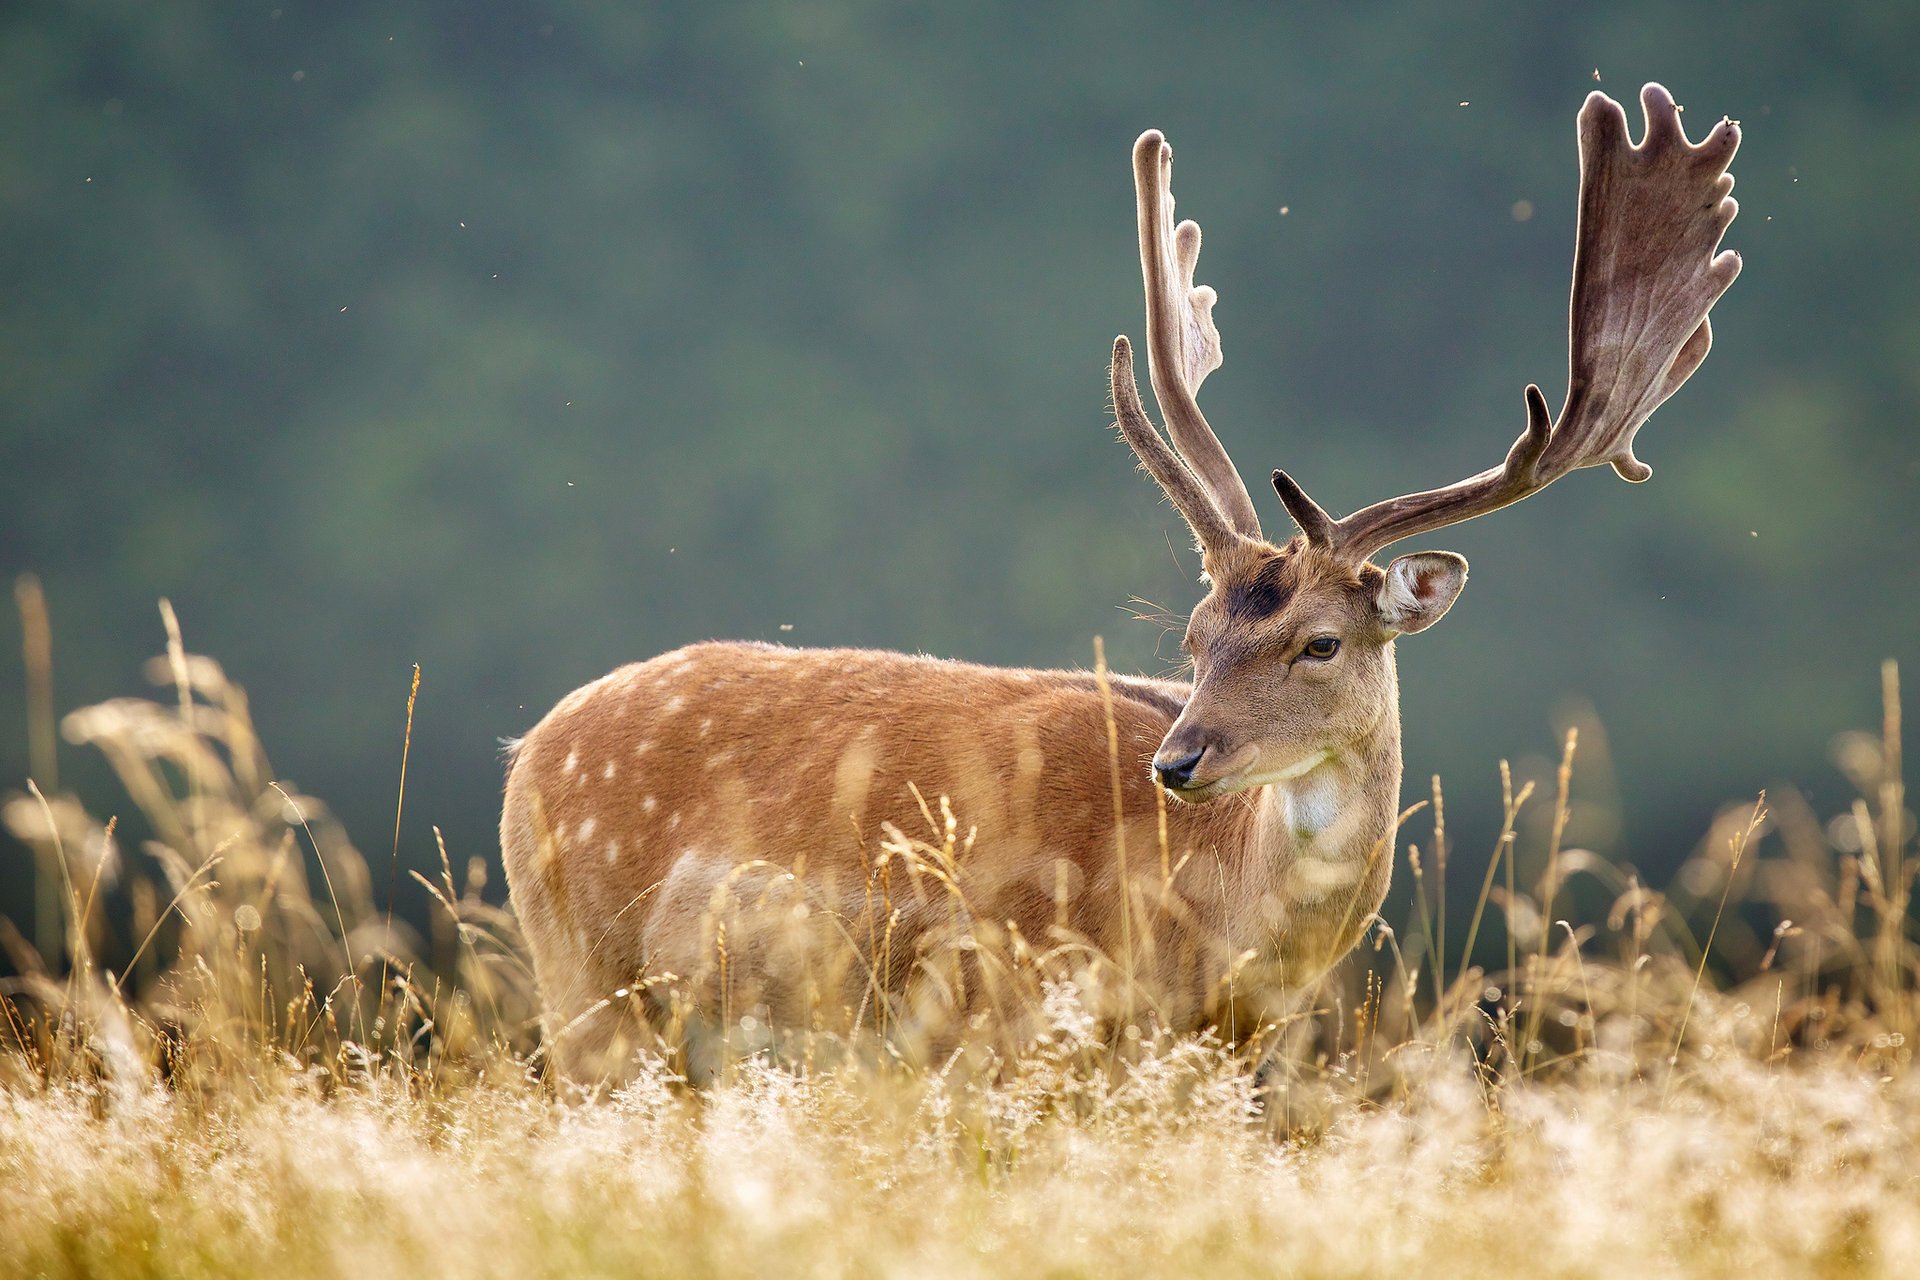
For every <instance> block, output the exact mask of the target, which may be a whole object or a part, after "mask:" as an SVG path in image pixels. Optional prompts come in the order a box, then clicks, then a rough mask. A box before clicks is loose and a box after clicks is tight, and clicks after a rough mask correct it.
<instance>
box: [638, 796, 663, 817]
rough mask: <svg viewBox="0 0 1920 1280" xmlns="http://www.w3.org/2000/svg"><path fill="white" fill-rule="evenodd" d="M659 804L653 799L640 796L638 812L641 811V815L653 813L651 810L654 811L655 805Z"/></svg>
mask: <svg viewBox="0 0 1920 1280" xmlns="http://www.w3.org/2000/svg"><path fill="white" fill-rule="evenodd" d="M659 803H660V802H659V801H657V800H655V799H654V798H653V797H652V796H641V797H640V811H641V812H642V813H652V812H653V810H654V806H655V805H657V804H659Z"/></svg>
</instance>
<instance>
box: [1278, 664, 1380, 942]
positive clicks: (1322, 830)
mask: <svg viewBox="0 0 1920 1280" xmlns="http://www.w3.org/2000/svg"><path fill="white" fill-rule="evenodd" d="M1386 678H1387V682H1388V689H1387V693H1388V697H1387V698H1386V699H1385V706H1386V710H1385V712H1384V713H1383V714H1382V715H1381V717H1380V719H1379V721H1378V722H1377V723H1376V724H1374V725H1373V726H1372V727H1371V728H1369V729H1368V730H1367V731H1366V732H1365V733H1363V734H1361V735H1360V736H1359V737H1357V738H1355V739H1353V740H1351V741H1349V742H1347V743H1344V744H1342V745H1341V746H1340V747H1338V748H1335V749H1333V750H1331V751H1329V752H1328V753H1327V755H1326V758H1325V759H1324V760H1323V761H1322V762H1321V763H1320V764H1318V765H1316V766H1314V767H1313V768H1312V769H1310V770H1308V771H1307V772H1305V773H1303V774H1301V775H1300V776H1299V777H1296V778H1290V779H1288V780H1286V781H1284V782H1275V783H1270V784H1268V785H1267V786H1266V787H1265V788H1264V789H1263V790H1264V794H1263V795H1262V796H1261V798H1260V802H1259V803H1258V805H1257V806H1256V807H1255V811H1254V817H1253V846H1254V849H1255V857H1256V861H1257V864H1258V866H1259V867H1260V868H1261V869H1262V870H1263V871H1265V872H1266V873H1267V874H1268V875H1272V874H1275V873H1279V874H1280V875H1281V877H1282V884H1283V886H1285V887H1287V888H1290V889H1297V890H1298V891H1299V892H1300V893H1301V894H1303V895H1306V896H1312V894H1313V890H1314V889H1315V888H1316V887H1317V886H1318V887H1324V888H1325V889H1326V890H1328V891H1336V890H1338V889H1339V887H1340V886H1341V885H1342V884H1345V885H1354V884H1357V883H1359V882H1360V881H1362V880H1368V881H1370V880H1371V879H1372V877H1370V876H1368V875H1367V870H1368V866H1369V863H1371V862H1376V861H1379V860H1385V859H1390V858H1391V857H1392V850H1391V849H1390V848H1389V849H1384V850H1382V849H1381V841H1382V840H1383V839H1386V838H1388V837H1389V833H1390V832H1391V829H1392V826H1393V817H1394V811H1395V806H1396V804H1397V803H1398V801H1399V796H1400V768H1401V766H1400V707H1399V698H1398V688H1397V686H1396V683H1395V681H1394V672H1393V663H1392V655H1391V653H1389V655H1388V662H1387V668H1386ZM1376 850H1378V851H1379V852H1378V853H1376ZM1316 865H1317V866H1318V868H1319V872H1318V873H1316V871H1315V867H1316ZM1290 871H1291V873H1292V874H1289V872H1290ZM1368 909H1369V910H1371V907H1369V908H1368Z"/></svg>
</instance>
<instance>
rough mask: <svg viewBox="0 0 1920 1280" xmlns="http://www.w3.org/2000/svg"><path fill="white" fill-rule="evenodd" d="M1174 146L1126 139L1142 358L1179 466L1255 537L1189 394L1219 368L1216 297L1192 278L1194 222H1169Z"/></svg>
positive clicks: (1238, 489)
mask: <svg viewBox="0 0 1920 1280" xmlns="http://www.w3.org/2000/svg"><path fill="white" fill-rule="evenodd" d="M1172 184H1173V148H1172V147H1170V146H1168V145H1167V140H1166V138H1165V137H1163V136H1162V135H1161V133H1160V131H1159V130H1157V129H1149V130H1147V132H1145V133H1143V134H1141V135H1140V140H1139V141H1138V142H1135V143H1134V144H1133V185H1134V194H1135V197H1136V199H1137V202H1138V205H1139V222H1140V272H1141V276H1142V277H1143V279H1144V282H1145V284H1146V292H1147V356H1148V361H1147V363H1148V370H1149V373H1150V374H1151V377H1152V379H1153V395H1154V399H1156V400H1158V401H1159V402H1160V413H1161V416H1162V417H1164V418H1165V419H1166V423H1167V434H1168V435H1169V436H1170V437H1172V440H1173V447H1174V448H1175V449H1176V450H1177V451H1178V452H1179V454H1180V456H1181V457H1182V458H1183V459H1185V461H1186V465H1187V466H1188V467H1190V468H1192V470H1193V474H1194V475H1195V476H1197V477H1199V480H1200V483H1201V485H1202V486H1204V487H1205V488H1206V490H1207V492H1208V493H1209V494H1211V495H1212V498H1213V502H1214V504H1215V505H1216V506H1217V507H1218V509H1219V510H1220V512H1221V513H1222V514H1224V515H1225V516H1226V519H1227V522H1228V524H1229V525H1230V526H1231V527H1232V528H1233V530H1234V531H1235V532H1237V533H1240V534H1243V535H1245V536H1246V537H1249V538H1257V537H1259V536H1260V517H1259V515H1258V514H1257V513H1256V512H1255V511H1254V508H1253V499H1252V498H1251V497H1249V496H1248V495H1247V486H1246V484H1245V482H1244V481H1242V480H1241V479H1240V473H1239V472H1238V471H1237V470H1235V469H1234V465H1233V459H1231V458H1229V457H1228V456H1227V451H1226V449H1225V448H1223V447H1222V446H1221V444H1220V440H1219V437H1217V436H1215V435H1214V434H1213V428H1211V427H1209V426H1208V425H1207V420H1206V417H1205V416H1204V415H1203V414H1202V413H1201V412H1200V403H1199V401H1198V400H1197V399H1196V396H1197V394H1198V393H1199V390H1200V384H1201V383H1202V382H1204V381H1205V380H1206V377H1207V375H1208V374H1209V373H1212V372H1213V371H1214V370H1215V369H1218V368H1219V367H1220V361H1221V354H1220V331H1219V330H1218V329H1216V328H1215V327H1214V324H1213V304H1214V302H1215V301H1216V300H1217V297H1218V295H1216V294H1215V293H1214V291H1213V290H1212V289H1210V288H1208V287H1206V286H1204V285H1201V286H1196V285H1195V284H1194V283H1193V272H1194V267H1195V265H1196V264H1197V263H1198V261H1199V258H1200V227H1199V225H1198V224H1197V223H1194V222H1182V223H1180V224H1178V225H1177V226H1176V225H1175V224H1174V221H1173V189H1172Z"/></svg>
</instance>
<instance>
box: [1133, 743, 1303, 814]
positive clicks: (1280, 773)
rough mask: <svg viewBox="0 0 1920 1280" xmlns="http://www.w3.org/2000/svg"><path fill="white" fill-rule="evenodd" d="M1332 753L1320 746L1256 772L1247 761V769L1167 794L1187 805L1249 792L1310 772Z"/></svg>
mask: <svg viewBox="0 0 1920 1280" xmlns="http://www.w3.org/2000/svg"><path fill="white" fill-rule="evenodd" d="M1333 755H1334V753H1333V752H1332V751H1330V750H1327V749H1326V748H1324V747H1322V748H1321V749H1320V750H1318V751H1314V752H1310V753H1309V754H1307V755H1305V756H1302V757H1301V758H1300V759H1298V760H1296V761H1294V762H1293V763H1292V764H1290V765H1287V766H1286V767H1285V768H1282V769H1264V770H1259V771H1256V770H1255V769H1254V768H1253V766H1252V765H1251V764H1249V765H1248V767H1247V768H1245V769H1242V770H1240V771H1239V772H1237V773H1230V774H1227V775H1226V776H1225V777H1220V778H1215V779H1214V780H1213V781H1212V782H1209V783H1207V784H1206V785H1205V786H1203V787H1191V788H1188V789H1187V790H1185V791H1174V790H1172V789H1169V790H1168V791H1167V794H1168V795H1170V796H1172V797H1173V798H1174V799H1176V800H1183V801H1185V802H1186V803H1188V804H1198V803H1200V802H1201V801H1204V800H1213V799H1216V798H1217V797H1220V796H1230V795H1234V794H1236V793H1238V792H1241V791H1251V790H1253V789H1254V788H1255V787H1265V786H1269V785H1271V784H1273V783H1276V782H1292V781H1293V780H1294V779H1296V778H1304V777H1306V776H1307V775H1308V774H1309V773H1312V772H1313V771H1314V770H1315V769H1318V768H1319V767H1320V766H1321V765H1323V764H1325V763H1326V762H1327V761H1329V760H1331V759H1333Z"/></svg>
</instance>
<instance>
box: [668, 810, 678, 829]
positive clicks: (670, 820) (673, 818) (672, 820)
mask: <svg viewBox="0 0 1920 1280" xmlns="http://www.w3.org/2000/svg"><path fill="white" fill-rule="evenodd" d="M667 825H668V826H669V827H677V826H679V825H680V811H679V810H678V809H675V810H674V811H673V816H671V817H669V818H668V819H667Z"/></svg>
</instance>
